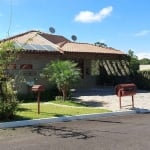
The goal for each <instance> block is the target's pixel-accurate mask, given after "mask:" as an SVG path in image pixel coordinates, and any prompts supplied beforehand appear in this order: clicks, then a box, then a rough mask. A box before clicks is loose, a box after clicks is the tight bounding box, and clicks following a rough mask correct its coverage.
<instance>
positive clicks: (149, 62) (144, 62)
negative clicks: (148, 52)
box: [139, 58, 150, 65]
mask: <svg viewBox="0 0 150 150" xmlns="http://www.w3.org/2000/svg"><path fill="white" fill-rule="evenodd" d="M139 63H140V65H150V59H148V58H143V59H140V60H139Z"/></svg>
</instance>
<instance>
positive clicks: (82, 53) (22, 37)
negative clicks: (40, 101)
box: [1, 30, 127, 92]
mask: <svg viewBox="0 0 150 150" xmlns="http://www.w3.org/2000/svg"><path fill="white" fill-rule="evenodd" d="M7 40H12V41H14V42H15V46H16V47H21V48H22V49H23V51H22V52H21V53H20V54H19V55H20V56H19V59H18V60H17V61H16V62H14V63H13V65H12V66H13V67H12V68H11V71H12V72H13V74H17V73H20V74H21V75H23V76H24V77H25V82H24V83H18V84H19V85H21V88H19V89H20V91H21V92H28V89H29V87H30V86H32V85H33V84H44V85H47V84H48V83H47V82H44V81H43V80H42V79H41V78H40V76H39V74H40V72H41V71H42V69H43V68H44V67H45V66H46V64H48V63H49V62H50V61H51V60H59V59H61V60H66V59H69V60H74V61H75V62H77V63H78V64H79V67H80V69H81V71H82V81H81V82H80V85H79V87H82V88H83V87H91V86H94V85H95V84H96V83H95V82H96V81H95V78H94V77H93V76H92V75H91V73H90V72H91V61H92V60H121V61H126V58H127V55H126V54H125V53H123V52H122V51H120V50H116V49H113V48H110V47H99V46H96V45H94V44H88V43H79V42H74V41H71V40H69V39H67V38H65V37H64V36H61V35H54V34H49V33H43V32H40V31H34V30H33V31H28V32H25V33H22V34H18V35H16V36H12V37H10V38H7V39H4V40H1V42H2V41H7ZM105 64H107V62H105ZM112 66H114V64H112ZM107 68H109V65H108V64H107ZM113 68H114V69H113V70H116V68H118V69H119V66H117V67H115V66H114V67H113ZM120 70H121V68H120Z"/></svg>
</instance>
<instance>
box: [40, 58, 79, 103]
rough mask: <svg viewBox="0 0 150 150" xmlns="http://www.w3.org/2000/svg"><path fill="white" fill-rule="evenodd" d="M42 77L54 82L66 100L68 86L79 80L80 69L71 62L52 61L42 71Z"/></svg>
mask: <svg viewBox="0 0 150 150" xmlns="http://www.w3.org/2000/svg"><path fill="white" fill-rule="evenodd" d="M42 76H44V77H46V78H47V79H48V80H49V81H54V82H55V83H56V85H57V87H58V89H59V91H61V92H62V94H63V99H64V100H66V99H67V95H68V92H69V89H70V86H71V85H72V84H74V83H76V82H77V80H79V79H80V69H79V68H77V64H76V63H74V62H72V61H68V60H66V61H62V60H60V61H52V62H51V63H49V64H48V65H47V66H46V67H45V68H44V69H43V73H42Z"/></svg>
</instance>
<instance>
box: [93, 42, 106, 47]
mask: <svg viewBox="0 0 150 150" xmlns="http://www.w3.org/2000/svg"><path fill="white" fill-rule="evenodd" d="M94 45H95V46H98V47H107V44H105V43H103V42H96V43H94Z"/></svg>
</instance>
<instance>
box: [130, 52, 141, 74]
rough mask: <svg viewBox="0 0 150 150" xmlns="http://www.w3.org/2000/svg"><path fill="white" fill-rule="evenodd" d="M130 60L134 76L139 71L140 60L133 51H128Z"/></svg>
mask: <svg viewBox="0 0 150 150" xmlns="http://www.w3.org/2000/svg"><path fill="white" fill-rule="evenodd" d="M128 55H129V57H130V59H129V68H130V72H131V73H132V74H134V73H136V72H137V70H139V60H138V57H137V56H136V55H134V51H132V50H131V49H130V50H129V51H128Z"/></svg>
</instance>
